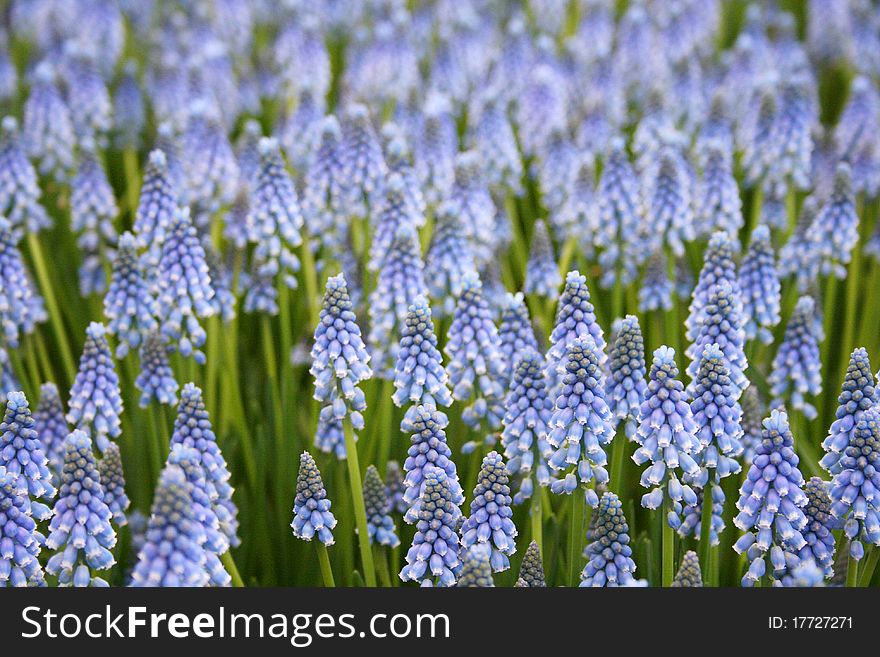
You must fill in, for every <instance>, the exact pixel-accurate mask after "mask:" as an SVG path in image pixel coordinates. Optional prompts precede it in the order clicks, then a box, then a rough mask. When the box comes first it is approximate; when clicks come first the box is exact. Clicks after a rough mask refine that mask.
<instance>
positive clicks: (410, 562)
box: [400, 469, 461, 586]
mask: <svg viewBox="0 0 880 657" xmlns="http://www.w3.org/2000/svg"><path fill="white" fill-rule="evenodd" d="M422 489H423V490H422V493H421V499H420V500H419V503H418V509H419V510H418V512H417V513H416V517H415V519H414V520H415V522H416V533H415V536H413V541H412V547H410V549H409V550H408V551H407V553H406V565H405V566H404V567H403V569H402V570H401V571H400V579H402V580H403V581H404V582H406V581H408V580H412V581H416V582H421V585H422V586H433V585H434V579H435V578H436V580H437V585H438V586H453V585H454V584H455V572H456V571H457V570H458V568H459V564H460V562H459V559H458V555H459V550H460V545H459V542H458V534H457V533H456V531H455V528H456V525H457V524H458V518H460V517H461V515H460V514H461V510H460V509H459V508H458V505H457V504H456V502H455V499H456V495H455V494H454V493H453V491H452V490H451V489H450V479H449V477H447V475H446V474H445V473H444V472H442V471H440V470H437V469H432V470H430V471H429V472H427V473H426V474H425V479H424V482H423V485H422Z"/></svg>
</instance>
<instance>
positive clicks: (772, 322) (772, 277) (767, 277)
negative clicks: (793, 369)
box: [739, 224, 782, 344]
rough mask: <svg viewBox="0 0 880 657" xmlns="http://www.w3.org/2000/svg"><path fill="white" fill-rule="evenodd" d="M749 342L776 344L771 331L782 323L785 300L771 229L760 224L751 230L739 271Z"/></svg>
mask: <svg viewBox="0 0 880 657" xmlns="http://www.w3.org/2000/svg"><path fill="white" fill-rule="evenodd" d="M739 287H740V289H741V290H742V301H743V316H744V318H745V331H746V339H748V340H754V339H755V338H759V339H760V340H761V342H763V343H764V344H770V343H771V342H773V334H772V333H771V332H770V331H771V329H773V328H774V327H775V326H776V325H777V324H779V308H780V303H781V300H782V297H781V285H780V283H779V273H778V272H777V270H776V256H775V255H774V253H773V245H772V244H771V242H770V229H769V228H768V227H767V226H766V224H761V225H759V226H757V227H756V228H755V230H753V231H752V241H751V244H749V249H748V251H747V252H746V255H745V256H744V257H743V260H742V263H741V264H740V268H739Z"/></svg>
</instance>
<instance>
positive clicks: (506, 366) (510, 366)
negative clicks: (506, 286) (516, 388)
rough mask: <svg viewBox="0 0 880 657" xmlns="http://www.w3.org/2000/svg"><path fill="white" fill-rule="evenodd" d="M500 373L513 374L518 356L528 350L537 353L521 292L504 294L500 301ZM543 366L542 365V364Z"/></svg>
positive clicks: (536, 344)
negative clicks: (501, 361)
mask: <svg viewBox="0 0 880 657" xmlns="http://www.w3.org/2000/svg"><path fill="white" fill-rule="evenodd" d="M498 339H499V342H500V345H499V349H500V350H501V357H502V359H503V364H502V371H505V372H513V371H514V368H515V367H516V361H517V360H519V356H521V355H522V354H523V353H525V352H526V351H527V350H529V349H533V350H535V351H538V340H537V338H535V330H534V328H532V320H531V319H530V318H529V308H528V306H527V305H526V303H525V299H524V298H523V294H522V292H517V293H516V294H512V293H510V292H506V293H505V294H504V298H503V299H502V301H501V322H500V323H499V325H498ZM542 365H543V364H542Z"/></svg>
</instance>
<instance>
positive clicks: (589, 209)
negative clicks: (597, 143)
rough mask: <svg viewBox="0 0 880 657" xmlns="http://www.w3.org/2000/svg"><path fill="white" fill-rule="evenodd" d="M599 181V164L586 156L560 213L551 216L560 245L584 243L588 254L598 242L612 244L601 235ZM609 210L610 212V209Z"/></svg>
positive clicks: (580, 163) (568, 190)
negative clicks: (598, 196)
mask: <svg viewBox="0 0 880 657" xmlns="http://www.w3.org/2000/svg"><path fill="white" fill-rule="evenodd" d="M609 165H610V162H609ZM595 179H596V162H595V160H594V158H593V156H592V155H589V154H584V155H583V156H581V157H580V159H579V161H578V163H577V169H576V172H575V174H574V175H570V176H569V178H568V184H567V186H566V192H565V198H564V199H563V201H562V205H561V207H560V208H559V211H558V212H555V213H553V214H551V215H550V225H551V226H552V227H553V234H554V235H556V239H557V240H558V241H560V242H565V241H567V240H570V239H574V240H579V241H580V240H584V241H586V242H587V243H586V244H584V248H585V249H587V250H588V251H589V250H590V249H591V247H592V243H593V240H594V239H597V240H600V241H601V243H602V244H603V245H607V244H608V243H609V242H608V239H609V238H608V236H607V235H603V234H600V233H599V228H600V226H599V225H598V224H599V222H598V207H597V206H598V202H597V200H596V183H595ZM605 207H606V211H607V209H608V206H607V205H606V206H605ZM611 239H612V240H613V239H615V238H611ZM581 243H583V242H581Z"/></svg>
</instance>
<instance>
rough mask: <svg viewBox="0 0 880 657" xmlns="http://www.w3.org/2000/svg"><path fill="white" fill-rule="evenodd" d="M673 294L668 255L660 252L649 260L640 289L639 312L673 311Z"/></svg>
mask: <svg viewBox="0 0 880 657" xmlns="http://www.w3.org/2000/svg"><path fill="white" fill-rule="evenodd" d="M672 293H673V285H672V281H671V280H669V268H668V266H667V264H666V254H665V253H664V252H663V251H658V252H656V253H655V254H653V255H652V256H650V257H649V258H648V262H647V264H646V265H645V276H644V278H643V279H642V285H641V287H640V288H639V312H643V313H646V312H651V311H652V310H662V311H668V310H672ZM688 294H690V290H688Z"/></svg>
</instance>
